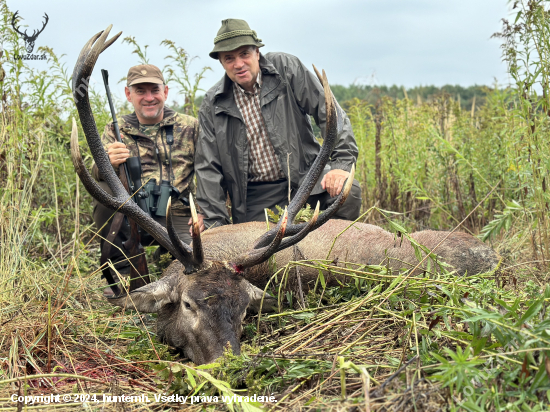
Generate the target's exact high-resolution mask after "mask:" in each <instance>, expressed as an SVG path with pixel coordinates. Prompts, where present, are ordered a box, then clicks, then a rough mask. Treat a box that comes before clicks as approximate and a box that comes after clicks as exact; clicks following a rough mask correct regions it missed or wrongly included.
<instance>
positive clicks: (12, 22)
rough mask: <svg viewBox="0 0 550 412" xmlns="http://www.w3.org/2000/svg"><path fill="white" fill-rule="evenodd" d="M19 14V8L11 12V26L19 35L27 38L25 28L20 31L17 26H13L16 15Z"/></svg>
mask: <svg viewBox="0 0 550 412" xmlns="http://www.w3.org/2000/svg"><path fill="white" fill-rule="evenodd" d="M18 14H19V10H18V11H16V12H15V13H13V17H12V18H11V26H12V27H13V29H14V30H15V31H16V32H17V33H18V34H19V35H21V36H23V37H25V38H27V30H25V33H21V32H20V31H19V28H18V27H15V24H16V21H15V20H16V19H17V15H18Z"/></svg>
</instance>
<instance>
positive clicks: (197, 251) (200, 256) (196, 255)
mask: <svg viewBox="0 0 550 412" xmlns="http://www.w3.org/2000/svg"><path fill="white" fill-rule="evenodd" d="M189 205H190V207H191V218H192V219H193V233H192V235H191V236H192V237H193V259H194V261H195V263H196V264H197V265H200V264H201V263H202V261H203V260H204V251H203V249H202V240H201V229H200V227H199V219H198V216H197V209H196V208H195V202H194V201H193V195H192V194H189Z"/></svg>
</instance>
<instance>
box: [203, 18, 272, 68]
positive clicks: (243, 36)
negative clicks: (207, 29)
mask: <svg viewBox="0 0 550 412" xmlns="http://www.w3.org/2000/svg"><path fill="white" fill-rule="evenodd" d="M242 46H256V47H263V44H262V39H259V38H258V36H257V35H256V32H255V31H254V30H250V26H249V25H248V23H247V22H246V21H244V20H239V19H226V20H222V27H221V28H220V29H219V30H218V35H217V36H216V38H215V39H214V49H213V50H212V51H211V52H210V57H212V58H213V59H216V60H217V59H218V52H225V51H231V50H236V49H238V48H239V47H242Z"/></svg>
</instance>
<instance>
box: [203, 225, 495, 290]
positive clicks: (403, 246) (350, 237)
mask: <svg viewBox="0 0 550 412" xmlns="http://www.w3.org/2000/svg"><path fill="white" fill-rule="evenodd" d="M351 223H352V222H349V221H346V220H329V221H328V222H327V223H325V224H324V225H323V226H321V227H320V228H318V229H317V230H315V231H313V232H311V233H309V234H308V236H307V237H306V238H305V239H304V240H302V241H301V242H299V243H298V244H297V247H298V255H297V256H295V251H294V249H293V248H287V249H284V250H282V251H280V252H278V253H276V254H275V263H276V264H275V266H274V265H272V264H268V263H267V262H264V263H262V264H259V265H256V266H253V267H251V268H249V269H247V270H246V271H245V272H244V277H245V279H246V280H248V281H249V282H251V283H252V284H253V285H255V286H257V287H259V288H264V287H265V285H266V283H267V281H268V280H269V277H270V276H271V275H272V274H273V269H274V267H275V268H281V267H283V266H285V265H286V264H288V262H290V261H297V260H317V259H328V260H330V261H334V260H336V261H337V262H338V261H339V262H350V263H357V264H364V265H380V264H383V265H386V264H389V266H390V267H391V268H393V269H412V268H414V267H415V266H416V265H417V264H418V259H417V258H416V256H415V251H414V248H413V247H412V245H411V243H410V241H409V240H408V239H406V238H405V237H403V239H402V240H401V238H397V237H396V236H395V235H394V234H392V233H390V232H388V231H386V230H384V229H382V228H381V227H379V226H374V225H370V224H365V223H355V224H354V225H353V226H351V227H349V228H348V226H349V225H350V224H351ZM346 228H348V229H347V230H345V229H346ZM265 231H266V224H265V223H262V222H250V223H243V224H239V225H228V226H221V227H217V228H214V229H211V230H207V231H206V232H204V233H203V234H202V240H203V242H204V251H205V257H206V258H207V259H210V260H229V259H231V257H232V256H238V255H240V254H242V253H243V252H244V251H246V250H248V249H250V248H251V247H252V245H253V244H254V241H255V240H256V239H257V238H258V237H260V236H261V235H262V234H263V233H264V232H265ZM343 231H344V233H342V234H341V235H340V236H339V237H338V238H337V239H336V237H337V236H338V234H340V233H341V232H343ZM448 233H449V232H446V231H435V230H424V231H421V232H415V233H412V234H411V237H412V238H413V239H414V240H416V241H417V242H418V243H420V244H422V245H424V246H426V247H427V248H428V249H430V250H432V249H434V248H435V247H436V246H437V245H438V244H439V243H440V242H441V241H442V240H443V239H445V237H446V236H447V235H448ZM237 239H238V241H236V240H237ZM334 239H336V241H334ZM333 243H334V246H333ZM331 247H332V251H330V249H331ZM329 251H330V254H329ZM434 253H435V254H436V255H438V256H439V257H440V258H441V260H442V261H444V262H446V263H447V264H449V265H451V268H448V269H449V270H453V269H454V270H456V272H457V274H458V275H464V274H466V273H468V274H477V273H482V272H487V271H490V270H492V269H493V268H495V267H496V265H497V263H498V260H499V256H498V254H497V253H496V252H495V251H494V250H493V249H491V248H490V247H489V246H487V245H485V244H484V243H483V242H481V241H480V240H478V239H476V238H475V237H473V236H471V235H469V234H466V233H461V232H455V233H452V234H451V235H449V237H448V238H447V239H445V240H444V242H443V243H442V244H441V245H440V246H439V247H438V248H437V249H436V250H435V252H434ZM423 256H424V254H423ZM388 258H389V259H388ZM425 267H426V262H424V263H423V265H422V268H425ZM432 267H433V265H432ZM419 272H420V270H417V273H419ZM300 275H301V278H302V283H303V284H302V287H303V288H304V290H307V289H309V288H310V287H312V286H313V284H314V283H315V281H316V279H317V276H318V270H317V269H313V268H307V267H302V268H300ZM328 275H329V277H328V279H327V281H328V282H329V284H335V279H333V278H331V277H330V274H328Z"/></svg>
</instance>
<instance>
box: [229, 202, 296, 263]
mask: <svg viewBox="0 0 550 412" xmlns="http://www.w3.org/2000/svg"><path fill="white" fill-rule="evenodd" d="M287 222H288V212H287V209H285V213H284V215H283V217H282V218H281V221H280V222H279V225H278V227H279V229H278V231H277V235H276V236H275V238H274V239H273V241H272V242H271V243H270V244H269V245H267V246H266V247H263V248H261V249H251V250H249V251H247V252H246V253H244V254H243V255H241V256H239V257H238V258H237V259H235V260H234V261H233V262H231V265H232V266H233V268H234V269H235V270H236V271H237V272H241V271H243V270H244V269H246V268H249V267H252V266H254V265H258V264H260V263H262V262H265V261H266V260H267V259H269V258H270V257H271V255H273V253H275V252H276V251H277V248H278V247H279V244H280V243H281V240H283V237H284V236H285V229H286V224H287Z"/></svg>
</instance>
